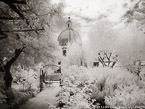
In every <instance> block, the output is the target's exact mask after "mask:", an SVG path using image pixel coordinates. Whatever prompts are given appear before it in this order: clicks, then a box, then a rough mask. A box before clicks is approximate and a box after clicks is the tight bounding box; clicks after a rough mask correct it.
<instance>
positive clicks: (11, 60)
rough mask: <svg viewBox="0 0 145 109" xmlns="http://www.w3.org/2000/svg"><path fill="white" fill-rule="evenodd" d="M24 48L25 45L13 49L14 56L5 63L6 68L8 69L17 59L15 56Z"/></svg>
mask: <svg viewBox="0 0 145 109" xmlns="http://www.w3.org/2000/svg"><path fill="white" fill-rule="evenodd" d="M24 49H25V47H22V48H19V49H16V50H15V56H14V57H12V58H11V59H10V60H9V61H8V62H7V63H6V65H5V66H6V68H7V69H6V70H10V68H11V65H12V64H13V63H14V62H15V61H16V60H17V58H18V57H19V56H20V54H21V53H22V51H23V50H24Z"/></svg>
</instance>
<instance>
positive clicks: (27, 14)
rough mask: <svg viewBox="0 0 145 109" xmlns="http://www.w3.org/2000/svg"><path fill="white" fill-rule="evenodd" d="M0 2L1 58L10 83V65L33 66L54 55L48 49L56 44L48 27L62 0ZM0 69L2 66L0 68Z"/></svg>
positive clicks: (51, 48)
mask: <svg viewBox="0 0 145 109" xmlns="http://www.w3.org/2000/svg"><path fill="white" fill-rule="evenodd" d="M46 4H47V5H46ZM44 5H45V6H44ZM0 6H2V7H1V9H0V13H1V15H0V45H1V48H2V49H1V50H0V55H1V57H0V60H2V64H3V65H4V66H5V67H4V68H5V83H6V86H7V87H11V82H12V76H11V72H10V70H11V67H12V65H21V66H26V67H30V66H31V67H32V66H33V65H34V64H37V63H39V62H41V61H43V62H46V61H48V60H52V58H54V57H53V55H52V53H51V52H52V51H53V49H55V45H54V43H53V41H52V39H51V36H50V33H51V31H50V30H51V29H50V28H52V26H53V25H54V24H55V17H54V16H59V17H60V14H61V8H62V4H58V5H52V4H51V3H50V2H49V1H41V2H40V1H37V2H36V1H35V0H30V1H27V2H26V1H25V0H21V1H17V0H12V1H10V0H6V1H4V0H1V1H0ZM48 7H49V8H48ZM48 19H49V20H48ZM20 47H22V48H20ZM24 48H25V49H24ZM22 52H23V54H21V53H22ZM20 54H21V56H20ZM13 55H14V56H13ZM38 57H39V58H38ZM16 60H18V61H16ZM15 61H16V62H15ZM14 63H15V64H14ZM1 71H4V70H3V69H2V68H1Z"/></svg>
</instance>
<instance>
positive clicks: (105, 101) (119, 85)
mask: <svg viewBox="0 0 145 109" xmlns="http://www.w3.org/2000/svg"><path fill="white" fill-rule="evenodd" d="M144 73H145V72H144V71H143V72H141V73H140V77H139V76H137V75H136V74H133V73H130V72H128V71H127V70H126V69H123V68H113V69H112V68H92V69H87V68H84V67H77V66H71V67H69V68H67V69H66V70H65V71H64V73H63V76H62V80H63V82H62V84H63V87H62V90H61V91H60V92H59V94H58V98H59V99H58V102H61V104H63V106H68V107H69V108H70V109H95V107H96V106H108V107H113V108H115V107H119V106H123V107H127V106H128V107H132V106H144V105H145V94H144V93H145V81H144V80H145V79H144V78H145V76H144Z"/></svg>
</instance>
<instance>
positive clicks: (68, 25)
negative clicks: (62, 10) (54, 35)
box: [67, 17, 72, 28]
mask: <svg viewBox="0 0 145 109" xmlns="http://www.w3.org/2000/svg"><path fill="white" fill-rule="evenodd" d="M67 27H68V28H71V27H72V22H71V20H70V17H68V21H67Z"/></svg>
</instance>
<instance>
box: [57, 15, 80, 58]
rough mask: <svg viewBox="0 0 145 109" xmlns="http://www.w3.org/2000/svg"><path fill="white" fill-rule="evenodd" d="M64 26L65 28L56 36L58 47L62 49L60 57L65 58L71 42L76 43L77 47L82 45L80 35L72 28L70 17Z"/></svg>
mask: <svg viewBox="0 0 145 109" xmlns="http://www.w3.org/2000/svg"><path fill="white" fill-rule="evenodd" d="M66 24H67V28H66V29H65V30H63V31H62V32H61V33H60V35H59V36H58V42H59V45H60V46H61V47H62V55H63V56H65V57H66V56H67V49H68V47H69V46H70V45H71V44H72V43H73V42H76V43H78V44H79V45H81V44H82V42H81V37H80V35H79V34H78V32H77V31H75V30H74V29H73V28H72V21H71V20H70V17H69V18H68V21H67V22H66Z"/></svg>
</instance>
